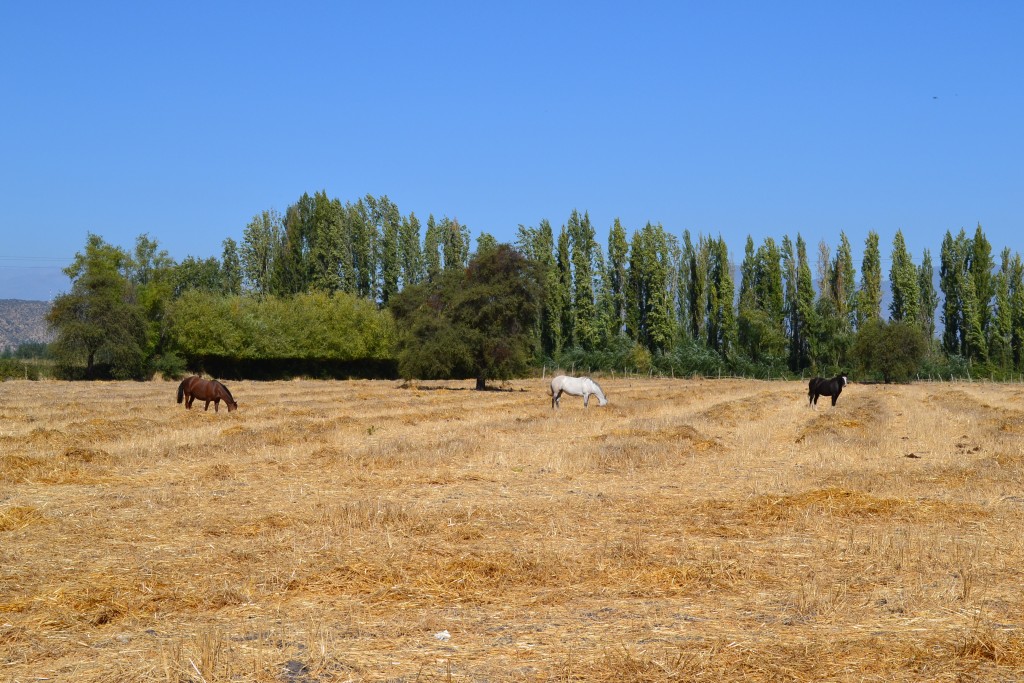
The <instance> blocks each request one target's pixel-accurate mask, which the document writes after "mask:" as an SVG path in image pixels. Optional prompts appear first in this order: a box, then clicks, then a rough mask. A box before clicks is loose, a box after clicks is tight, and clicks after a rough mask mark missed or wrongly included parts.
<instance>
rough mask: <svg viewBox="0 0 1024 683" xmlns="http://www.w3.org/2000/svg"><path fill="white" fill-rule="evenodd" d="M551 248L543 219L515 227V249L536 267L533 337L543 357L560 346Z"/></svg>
mask: <svg viewBox="0 0 1024 683" xmlns="http://www.w3.org/2000/svg"><path fill="white" fill-rule="evenodd" d="M554 247H555V244H554V234H553V232H552V230H551V223H549V222H548V221H547V220H542V221H541V222H540V226H539V227H538V228H527V227H524V226H522V225H520V226H519V231H518V236H517V239H516V248H517V249H518V250H519V252H520V253H522V254H523V255H524V256H526V257H527V258H528V259H530V260H531V261H533V262H534V263H535V264H536V267H537V279H538V282H539V283H540V288H541V301H540V313H539V314H538V316H537V336H538V338H539V339H540V351H541V354H543V355H544V356H547V357H552V356H554V355H555V354H557V353H558V351H559V350H560V349H561V314H562V309H561V306H562V296H561V294H560V292H559V276H558V267H557V264H556V261H555V253H554Z"/></svg>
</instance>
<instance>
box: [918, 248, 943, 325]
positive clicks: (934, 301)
mask: <svg viewBox="0 0 1024 683" xmlns="http://www.w3.org/2000/svg"><path fill="white" fill-rule="evenodd" d="M934 277H935V269H934V267H933V266H932V254H931V252H930V251H928V250H927V249H925V250H924V253H923V254H922V256H921V267H920V268H918V271H917V290H918V293H919V294H920V295H921V301H920V304H919V305H918V315H919V316H920V318H919V319H920V327H921V331H922V332H924V336H925V338H927V339H928V342H929V344H930V343H931V342H932V340H933V339H934V338H935V309H936V308H938V305H939V297H938V294H936V292H935V283H934V282H933V280H934Z"/></svg>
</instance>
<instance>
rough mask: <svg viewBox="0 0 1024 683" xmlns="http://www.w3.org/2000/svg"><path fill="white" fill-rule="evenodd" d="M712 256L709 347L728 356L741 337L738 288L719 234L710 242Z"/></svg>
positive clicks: (727, 249)
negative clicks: (736, 305)
mask: <svg viewBox="0 0 1024 683" xmlns="http://www.w3.org/2000/svg"><path fill="white" fill-rule="evenodd" d="M709 249H710V255H709V259H708V263H709V267H708V346H709V347H710V348H712V349H714V350H715V351H717V352H718V353H719V354H720V355H721V356H722V357H723V358H726V357H728V356H729V355H730V354H731V353H732V351H733V347H734V346H735V345H736V340H737V326H736V314H735V312H734V310H733V297H734V296H735V294H736V287H735V285H734V283H733V279H732V273H731V272H730V270H729V248H728V246H727V245H726V244H725V240H724V239H723V238H722V236H721V235H719V237H718V240H716V241H712V242H710V243H709Z"/></svg>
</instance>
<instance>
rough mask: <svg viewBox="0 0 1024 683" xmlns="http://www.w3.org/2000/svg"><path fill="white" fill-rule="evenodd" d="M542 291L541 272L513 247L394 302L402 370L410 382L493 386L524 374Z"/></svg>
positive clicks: (411, 290) (412, 289) (478, 258)
mask: <svg viewBox="0 0 1024 683" xmlns="http://www.w3.org/2000/svg"><path fill="white" fill-rule="evenodd" d="M540 297H541V287H540V284H539V282H538V277H537V269H536V267H535V264H534V263H533V262H531V261H529V260H528V259H526V258H525V257H524V256H523V255H522V254H520V253H519V252H518V251H516V250H515V249H513V248H512V247H511V246H509V245H507V244H501V245H498V246H497V247H496V248H493V249H488V250H486V251H483V252H482V253H478V254H477V255H476V256H475V257H474V258H473V259H472V260H471V261H470V263H469V266H468V267H467V268H465V269H463V270H461V271H459V270H456V269H455V268H447V269H445V271H444V272H443V273H441V274H439V276H438V277H437V278H436V279H435V280H434V281H432V282H428V283H424V284H422V285H414V286H412V287H407V288H406V289H405V290H403V291H402V292H401V293H400V294H399V295H397V296H395V297H394V298H393V299H392V304H391V310H392V311H393V313H394V315H395V319H396V322H397V324H398V329H399V334H398V369H399V373H401V374H402V375H403V376H404V377H406V378H410V379H411V378H414V377H416V378H421V379H441V378H451V377H455V378H458V377H472V378H475V379H476V387H477V389H484V388H486V383H487V382H488V381H489V380H502V379H509V378H511V377H515V376H517V375H520V374H522V373H524V372H526V371H527V370H528V369H529V367H530V364H531V362H532V360H533V359H534V357H535V355H536V345H537V335H536V320H537V316H538V314H539V312H540Z"/></svg>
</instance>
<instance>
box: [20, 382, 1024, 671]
mask: <svg viewBox="0 0 1024 683" xmlns="http://www.w3.org/2000/svg"><path fill="white" fill-rule="evenodd" d="M602 384H603V386H604V388H605V390H606V391H607V393H608V397H609V400H610V404H609V405H608V406H607V407H605V408H597V407H595V403H596V402H592V403H591V407H590V408H589V409H586V410H585V409H584V408H583V405H582V401H581V400H580V399H578V398H575V397H568V396H567V397H564V398H563V399H562V409H561V410H560V411H557V412H556V411H552V410H551V408H550V399H549V398H548V396H547V393H546V390H545V384H544V382H543V381H541V380H539V379H536V380H523V381H516V382H513V383H511V384H510V385H509V386H508V388H509V389H511V390H510V391H494V392H475V391H471V390H469V389H470V387H471V383H470V382H466V383H429V384H422V385H420V386H419V387H418V388H403V387H401V386H400V384H399V383H396V382H369V381H351V382H314V381H292V382H269V383H264V382H231V383H228V385H229V387H230V388H231V390H232V392H233V393H234V395H235V398H236V399H237V400H238V402H239V404H240V408H239V410H238V411H237V412H235V413H231V414H228V413H227V412H225V410H224V409H223V407H222V409H221V411H220V413H219V414H215V413H214V412H213V409H212V406H211V409H210V411H209V412H208V413H204V412H203V411H202V409H201V408H202V404H201V403H197V404H196V407H194V408H193V409H192V410H191V411H186V410H184V408H183V407H182V406H180V405H177V404H176V403H175V402H174V394H175V389H176V386H177V385H176V383H173V382H159V381H157V382H146V383H62V382H51V381H42V382H25V381H12V382H5V383H3V384H0V682H3V683H6V682H9V681H10V682H13V681H19V682H27V681H36V680H52V681H80V682H84V683H94V682H97V681H109V682H121V681H160V682H170V681H174V682H179V683H180V682H182V681H206V682H208V683H213V682H214V681H261V682H262V681H267V682H269V681H275V682H276V681H281V682H285V683H316V682H326V681H392V682H395V683H397V682H399V681H402V682H406V683H412V682H413V681H424V682H426V681H510V680H514V681H722V680H742V681H822V680H829V681H965V680H967V681H970V680H978V681H1018V680H1022V679H1021V675H1022V674H1021V672H1022V671H1024V578H1022V576H1024V388H1022V387H1021V386H1020V385H993V384H948V383H947V384H919V385H911V386H867V385H857V384H851V385H850V386H849V387H848V388H847V389H846V390H845V391H844V392H843V394H842V397H841V398H840V399H839V404H838V406H837V407H836V408H835V409H834V410H833V409H832V408H830V407H829V406H828V404H827V399H823V401H825V402H824V403H823V404H820V405H819V408H818V410H817V411H812V410H810V409H809V408H808V407H807V405H806V385H805V384H804V383H800V382H758V381H740V380H736V381H734V380H718V381H692V380H657V379H628V378H612V379H606V380H603V382H602ZM196 408H199V409H198V410H197V409H196ZM443 632H447V633H448V636H449V637H447V638H445V637H444V636H443V635H442V637H440V638H439V637H438V634H443Z"/></svg>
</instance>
